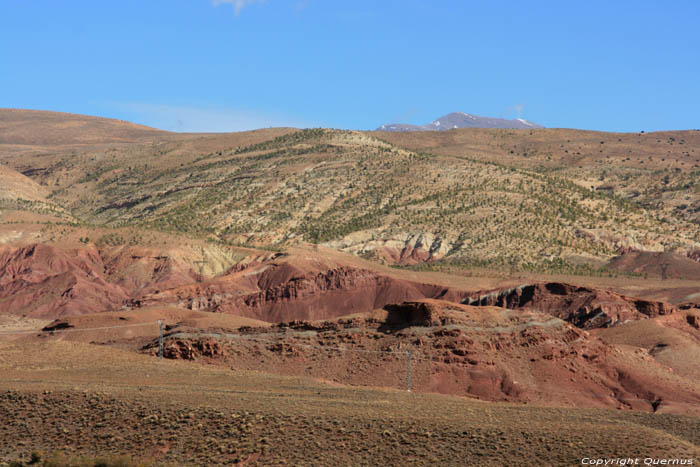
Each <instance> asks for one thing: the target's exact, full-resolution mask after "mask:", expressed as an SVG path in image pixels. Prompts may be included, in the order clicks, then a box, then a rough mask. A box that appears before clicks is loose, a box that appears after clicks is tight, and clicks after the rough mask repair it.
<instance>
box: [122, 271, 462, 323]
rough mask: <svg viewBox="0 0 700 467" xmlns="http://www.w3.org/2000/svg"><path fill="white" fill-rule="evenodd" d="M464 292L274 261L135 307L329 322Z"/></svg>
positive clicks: (141, 301)
mask: <svg viewBox="0 0 700 467" xmlns="http://www.w3.org/2000/svg"><path fill="white" fill-rule="evenodd" d="M465 295H466V293H465V292H460V291H456V290H452V289H450V288H446V287H442V286H437V285H431V284H424V283H418V282H411V281H406V280H400V279H396V278H393V277H389V276H384V275H381V274H378V273H376V272H373V271H370V270H366V269H359V268H354V267H350V266H338V267H332V268H328V269H323V270H320V271H304V270H300V269H297V268H295V267H294V265H293V264H289V263H273V264H269V265H266V266H264V267H262V268H259V269H258V270H257V271H256V270H254V271H246V272H244V273H238V274H235V275H230V276H222V277H219V278H217V280H213V281H210V282H208V283H206V284H201V285H191V286H186V287H180V288H175V289H172V290H168V291H164V292H161V293H157V294H149V295H146V296H144V297H143V298H141V299H139V300H137V301H135V302H134V303H133V305H134V306H150V305H156V304H158V305H163V304H174V305H177V306H180V307H184V308H188V309H192V310H206V311H213V312H221V313H232V314H237V315H240V316H246V317H249V318H254V319H259V320H262V321H268V322H280V321H285V320H294V319H307V320H308V319H310V320H314V319H328V318H333V317H339V316H343V315H348V314H352V313H359V312H366V311H370V310H373V309H376V308H380V307H383V306H384V305H387V304H390V303H397V302H402V301H404V300H415V299H419V298H443V299H452V300H455V301H459V299H460V298H461V297H463V296H465Z"/></svg>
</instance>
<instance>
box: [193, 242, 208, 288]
mask: <svg viewBox="0 0 700 467" xmlns="http://www.w3.org/2000/svg"><path fill="white" fill-rule="evenodd" d="M194 264H196V265H197V268H198V269H199V276H197V282H202V281H203V280H204V265H205V264H207V262H206V260H205V259H204V247H202V259H200V260H199V261H195V262H194Z"/></svg>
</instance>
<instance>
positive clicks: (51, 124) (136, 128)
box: [0, 109, 168, 147]
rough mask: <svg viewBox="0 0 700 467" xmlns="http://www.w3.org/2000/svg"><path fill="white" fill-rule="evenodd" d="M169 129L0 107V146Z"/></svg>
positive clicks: (129, 137) (132, 137)
mask: <svg viewBox="0 0 700 467" xmlns="http://www.w3.org/2000/svg"><path fill="white" fill-rule="evenodd" d="M167 133H168V132H166V131H163V130H157V129H155V128H149V127H146V126H142V125H136V124H133V123H131V122H126V121H123V120H114V119H111V118H101V117H90V116H87V115H76V114H68V113H63V112H47V111H41V110H24V109H0V147H2V145H25V146H62V145H70V146H72V145H80V144H83V145H87V144H107V143H123V142H136V141H140V140H147V139H153V138H155V137H158V136H163V135H166V134H167Z"/></svg>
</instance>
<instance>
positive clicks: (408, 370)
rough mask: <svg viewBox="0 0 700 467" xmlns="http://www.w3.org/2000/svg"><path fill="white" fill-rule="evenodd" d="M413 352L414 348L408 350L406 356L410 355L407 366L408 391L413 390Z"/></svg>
mask: <svg viewBox="0 0 700 467" xmlns="http://www.w3.org/2000/svg"><path fill="white" fill-rule="evenodd" d="M412 354H413V351H412V350H407V351H406V357H408V361H407V367H406V392H411V356H412Z"/></svg>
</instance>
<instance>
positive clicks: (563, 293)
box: [463, 282, 675, 329]
mask: <svg viewBox="0 0 700 467" xmlns="http://www.w3.org/2000/svg"><path fill="white" fill-rule="evenodd" d="M463 303H465V304H467V305H472V306H498V307H503V308H510V309H524V310H537V311H541V312H543V313H548V314H550V315H552V316H556V317H557V318H560V319H563V320H564V321H568V322H570V323H572V324H573V325H575V326H576V327H579V328H583V329H595V328H606V327H611V326H615V325H617V324H620V323H624V322H626V321H630V320H639V319H646V318H650V317H655V316H659V315H666V314H670V313H672V312H673V311H674V310H675V307H673V306H672V305H669V304H668V303H664V302H656V301H649V300H641V299H637V298H633V297H626V296H624V295H620V294H617V293H614V292H610V291H607V290H600V289H591V288H587V287H578V286H575V285H570V284H561V283H557V282H549V283H537V284H527V285H521V286H518V287H514V288H508V289H499V290H493V291H488V292H482V293H478V294H474V295H472V296H471V297H469V298H466V299H464V301H463Z"/></svg>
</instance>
